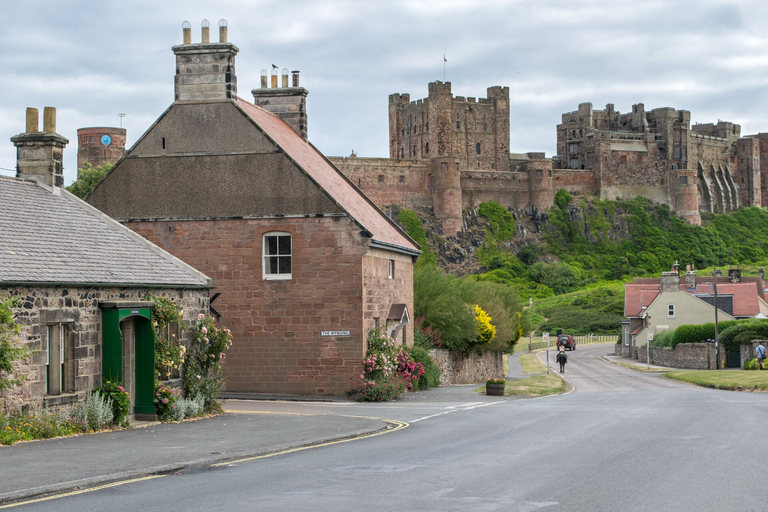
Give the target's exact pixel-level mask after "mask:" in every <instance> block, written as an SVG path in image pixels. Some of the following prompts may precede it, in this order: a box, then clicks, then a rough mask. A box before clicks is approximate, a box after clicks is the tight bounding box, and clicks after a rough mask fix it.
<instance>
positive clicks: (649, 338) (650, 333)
mask: <svg viewBox="0 0 768 512" xmlns="http://www.w3.org/2000/svg"><path fill="white" fill-rule="evenodd" d="M648 341H653V331H648Z"/></svg>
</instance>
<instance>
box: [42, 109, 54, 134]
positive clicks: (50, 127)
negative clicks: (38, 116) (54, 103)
mask: <svg viewBox="0 0 768 512" xmlns="http://www.w3.org/2000/svg"><path fill="white" fill-rule="evenodd" d="M43 131H44V132H52V133H56V108H55V107H45V108H44V109H43Z"/></svg>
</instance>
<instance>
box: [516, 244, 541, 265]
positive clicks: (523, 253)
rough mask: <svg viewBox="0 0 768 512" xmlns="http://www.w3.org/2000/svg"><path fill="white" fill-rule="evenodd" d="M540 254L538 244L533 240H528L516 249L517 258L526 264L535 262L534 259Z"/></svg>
mask: <svg viewBox="0 0 768 512" xmlns="http://www.w3.org/2000/svg"><path fill="white" fill-rule="evenodd" d="M540 254H541V249H540V248H539V246H538V245H537V244H535V243H533V242H529V243H527V244H525V245H523V246H522V247H520V250H519V251H517V258H518V259H519V260H520V261H522V262H523V263H525V264H526V265H533V264H534V263H536V260H538V259H539V255H540Z"/></svg>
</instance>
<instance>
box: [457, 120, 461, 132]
mask: <svg viewBox="0 0 768 512" xmlns="http://www.w3.org/2000/svg"><path fill="white" fill-rule="evenodd" d="M456 129H457V130H461V121H456Z"/></svg>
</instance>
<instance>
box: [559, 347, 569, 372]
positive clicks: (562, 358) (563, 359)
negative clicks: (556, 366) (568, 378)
mask: <svg viewBox="0 0 768 512" xmlns="http://www.w3.org/2000/svg"><path fill="white" fill-rule="evenodd" d="M557 362H558V363H560V373H565V363H567V362H568V356H567V355H565V351H559V352H558V353H557Z"/></svg>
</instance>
